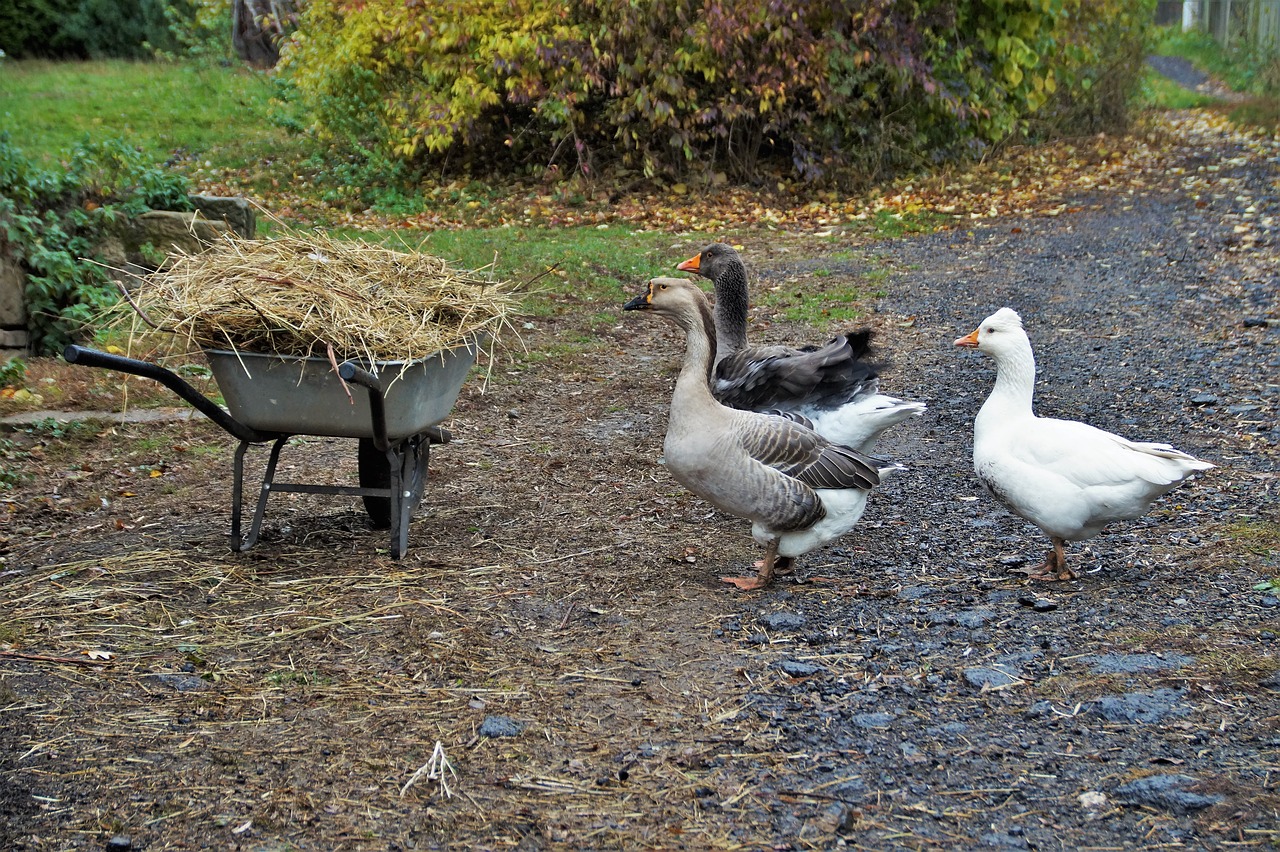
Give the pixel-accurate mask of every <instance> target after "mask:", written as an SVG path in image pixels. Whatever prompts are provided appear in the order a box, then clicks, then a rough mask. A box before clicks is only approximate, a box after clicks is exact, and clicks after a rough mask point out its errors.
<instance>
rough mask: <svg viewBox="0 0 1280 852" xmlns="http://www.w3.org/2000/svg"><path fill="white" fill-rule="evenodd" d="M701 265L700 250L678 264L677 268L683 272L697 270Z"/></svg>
mask: <svg viewBox="0 0 1280 852" xmlns="http://www.w3.org/2000/svg"><path fill="white" fill-rule="evenodd" d="M701 266H702V252H698V253H697V254H695V255H694V256H693V257H691V258H689V259H688V260H686V261H684V262H682V263H678V264H676V269H679V270H680V271H681V272H697V271H698V269H699V268H700V267H701Z"/></svg>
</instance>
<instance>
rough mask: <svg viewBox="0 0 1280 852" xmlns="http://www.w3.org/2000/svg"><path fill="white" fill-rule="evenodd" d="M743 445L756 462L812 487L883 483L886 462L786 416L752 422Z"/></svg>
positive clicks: (866, 487) (857, 485) (869, 485)
mask: <svg viewBox="0 0 1280 852" xmlns="http://www.w3.org/2000/svg"><path fill="white" fill-rule="evenodd" d="M748 423H749V424H750V426H749V428H747V429H745V430H744V431H743V434H742V447H743V449H745V450H746V451H747V453H748V454H749V455H750V456H751V457H752V458H754V459H755V460H756V461H758V462H760V463H761V464H763V465H767V466H768V467H771V468H774V469H775V470H777V471H779V472H780V473H783V474H785V475H786V476H789V477H791V478H793V479H796V480H798V481H800V482H803V483H804V484H805V485H808V486H809V487H810V488H862V489H870V488H873V487H875V486H877V485H879V484H880V474H879V469H880V468H882V467H884V466H885V465H886V462H884V461H882V460H880V459H877V458H874V457H872V456H868V455H866V454H864V453H860V452H858V451H857V450H855V449H853V448H852V447H845V446H842V445H840V444H833V443H831V442H830V441H828V440H827V439H825V438H823V437H822V436H821V435H819V434H818V433H817V432H814V431H813V430H812V429H810V428H809V427H807V426H805V425H804V424H802V423H798V422H796V421H795V420H792V419H790V418H789V417H785V416H782V417H780V416H777V415H762V416H761V417H759V418H752V419H751V420H750V421H748Z"/></svg>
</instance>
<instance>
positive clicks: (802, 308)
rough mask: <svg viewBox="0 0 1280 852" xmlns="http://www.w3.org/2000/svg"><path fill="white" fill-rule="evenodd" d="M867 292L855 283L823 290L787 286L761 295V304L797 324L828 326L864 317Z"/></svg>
mask: <svg viewBox="0 0 1280 852" xmlns="http://www.w3.org/2000/svg"><path fill="white" fill-rule="evenodd" d="M866 295H867V294H866V292H865V291H864V290H863V289H862V288H861V287H859V286H858V285H857V284H854V283H841V284H836V285H834V286H830V287H822V288H821V289H813V288H794V287H785V288H781V289H779V290H775V291H768V292H765V293H762V294H761V297H760V299H759V304H760V305H761V306H762V307H771V308H773V309H775V311H776V312H778V313H781V315H782V316H783V318H785V319H787V320H788V321H790V322H794V323H805V324H809V325H824V324H827V323H837V324H838V323H845V322H850V321H852V320H856V319H858V318H859V317H861V316H862V315H863V314H864V313H865V311H864V310H863V309H862V308H861V307H860V303H861V302H862V301H863V300H865V299H866Z"/></svg>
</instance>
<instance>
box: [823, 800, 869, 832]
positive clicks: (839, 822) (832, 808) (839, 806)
mask: <svg viewBox="0 0 1280 852" xmlns="http://www.w3.org/2000/svg"><path fill="white" fill-rule="evenodd" d="M814 821H815V823H816V824H817V827H818V828H819V829H820V830H821V831H822V832H823V833H825V834H836V833H837V832H846V831H851V830H853V827H854V826H855V825H857V823H858V812H857V810H855V809H854V808H853V806H851V805H849V804H846V803H845V802H833V803H831V804H830V805H827V806H826V807H825V808H823V809H822V811H821V812H820V813H819V814H818V815H817V817H816V818H815V820H814Z"/></svg>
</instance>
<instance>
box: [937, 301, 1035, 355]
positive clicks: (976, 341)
mask: <svg viewBox="0 0 1280 852" xmlns="http://www.w3.org/2000/svg"><path fill="white" fill-rule="evenodd" d="M955 345H956V346H960V347H963V348H965V349H977V350H978V351H979V352H985V353H987V354H988V355H993V356H996V357H999V356H1001V355H1004V354H1007V353H1011V352H1015V351H1018V350H1021V349H1025V348H1026V347H1027V346H1028V345H1029V343H1028V341H1027V333H1026V332H1025V331H1023V329H1022V317H1020V316H1018V312H1017V311H1015V310H1014V309H1013V308H1001V309H1000V310H998V311H996V312H995V313H994V314H992V315H991V316H989V317H987V318H986V319H984V320H983V321H982V322H981V323H979V324H978V327H977V328H975V329H974V330H973V331H971V332H969V333H968V334H966V335H965V336H964V337H960V338H957V339H956V341H955Z"/></svg>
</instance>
